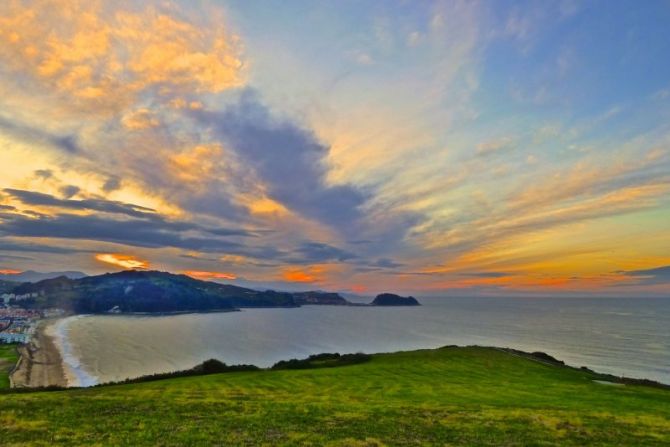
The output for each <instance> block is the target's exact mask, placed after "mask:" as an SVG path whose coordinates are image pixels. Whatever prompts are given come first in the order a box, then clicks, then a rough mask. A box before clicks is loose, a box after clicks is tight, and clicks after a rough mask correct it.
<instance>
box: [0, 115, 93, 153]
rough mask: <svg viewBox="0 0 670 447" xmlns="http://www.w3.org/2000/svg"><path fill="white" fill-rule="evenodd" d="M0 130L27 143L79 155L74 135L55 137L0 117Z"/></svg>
mask: <svg viewBox="0 0 670 447" xmlns="http://www.w3.org/2000/svg"><path fill="white" fill-rule="evenodd" d="M0 129H1V130H3V131H5V132H7V133H9V134H11V135H13V136H15V137H18V138H20V139H22V140H24V141H26V142H28V143H46V144H48V145H50V146H52V147H54V148H56V149H59V150H61V151H64V152H67V153H69V154H76V153H80V152H82V151H81V148H80V147H79V145H78V143H77V136H76V135H55V134H52V133H50V132H47V131H45V130H43V129H40V128H39V127H32V126H28V125H25V124H22V123H17V122H14V121H10V120H8V119H6V118H3V117H2V116H0Z"/></svg>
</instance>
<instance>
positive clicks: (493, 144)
mask: <svg viewBox="0 0 670 447" xmlns="http://www.w3.org/2000/svg"><path fill="white" fill-rule="evenodd" d="M513 147H514V140H513V139H512V137H501V138H497V139H494V140H488V141H485V142H483V143H480V144H478V145H477V155H478V156H480V157H483V156H487V155H492V154H494V153H500V152H501V151H504V150H509V149H512V148H513Z"/></svg>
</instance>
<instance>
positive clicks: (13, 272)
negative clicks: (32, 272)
mask: <svg viewBox="0 0 670 447" xmlns="http://www.w3.org/2000/svg"><path fill="white" fill-rule="evenodd" d="M19 273H21V270H14V269H4V270H0V275H18V274H19Z"/></svg>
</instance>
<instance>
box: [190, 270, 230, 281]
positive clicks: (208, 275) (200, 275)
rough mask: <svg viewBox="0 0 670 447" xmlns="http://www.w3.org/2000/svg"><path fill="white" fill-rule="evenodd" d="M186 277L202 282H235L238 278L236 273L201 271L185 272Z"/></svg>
mask: <svg viewBox="0 0 670 447" xmlns="http://www.w3.org/2000/svg"><path fill="white" fill-rule="evenodd" d="M183 273H184V275H188V276H190V277H192V278H195V279H202V280H212V279H229V280H233V279H236V278H237V275H235V274H234V273H225V272H207V271H200V270H187V271H184V272H183Z"/></svg>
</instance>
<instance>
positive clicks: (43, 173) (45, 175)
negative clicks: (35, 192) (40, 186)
mask: <svg viewBox="0 0 670 447" xmlns="http://www.w3.org/2000/svg"><path fill="white" fill-rule="evenodd" d="M53 175H54V173H53V171H52V170H51V169H38V170H37V171H35V177H37V178H41V179H44V180H46V179H49V178H51V177H53Z"/></svg>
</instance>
